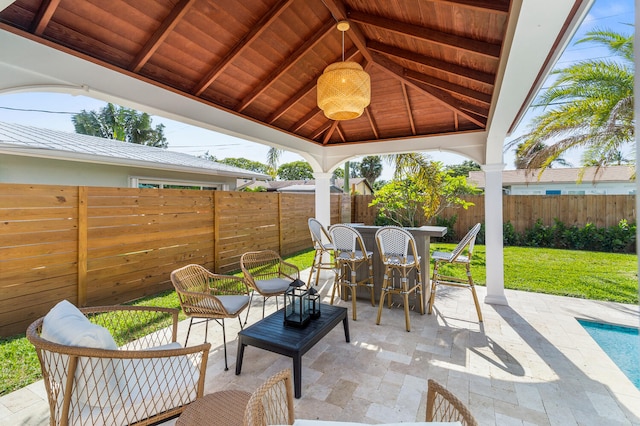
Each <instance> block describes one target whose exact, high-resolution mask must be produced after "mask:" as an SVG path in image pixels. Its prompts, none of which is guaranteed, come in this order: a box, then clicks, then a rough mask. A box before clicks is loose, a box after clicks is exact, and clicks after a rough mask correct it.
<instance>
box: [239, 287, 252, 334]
mask: <svg viewBox="0 0 640 426" xmlns="http://www.w3.org/2000/svg"><path fill="white" fill-rule="evenodd" d="M251 302H253V291H252V292H251V295H250V296H249V306H247V316H245V317H244V325H247V321H248V320H249V311H250V310H251ZM238 319H240V315H238ZM240 327H242V325H240Z"/></svg>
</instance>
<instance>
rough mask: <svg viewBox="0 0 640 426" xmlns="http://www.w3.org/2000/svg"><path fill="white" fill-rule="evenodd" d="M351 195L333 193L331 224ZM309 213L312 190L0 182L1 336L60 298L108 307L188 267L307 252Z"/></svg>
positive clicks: (216, 267) (234, 265) (227, 267)
mask: <svg viewBox="0 0 640 426" xmlns="http://www.w3.org/2000/svg"><path fill="white" fill-rule="evenodd" d="M349 201H350V200H349V197H346V196H340V195H332V198H331V222H332V223H336V222H342V221H345V219H344V218H343V216H344V215H346V217H348V215H349V210H350V209H349V207H348V206H349ZM345 208H346V209H347V210H346V211H341V209H345ZM313 216H315V199H314V195H309V194H278V193H244V192H223V191H193V190H175V189H137V188H101V187H84V186H80V187H75V186H48V185H16V184H0V229H1V232H0V335H1V336H9V335H13V334H16V333H22V332H24V331H25V329H26V327H27V326H28V325H29V324H30V323H31V322H32V321H33V320H34V319H36V318H38V317H40V316H42V315H44V314H45V313H46V312H47V311H48V310H49V309H50V308H51V307H52V306H53V305H54V304H55V303H57V302H59V301H60V300H62V299H68V300H69V301H71V302H72V303H75V304H78V305H81V306H84V305H86V306H94V305H110V304H117V303H122V302H126V301H129V300H133V299H136V298H139V297H143V296H147V295H152V294H156V293H158V292H160V291H163V290H166V289H170V288H172V285H171V282H170V280H169V275H170V273H171V271H172V270H174V269H176V268H178V267H181V266H183V265H186V264H189V263H197V264H200V265H203V266H205V267H206V268H208V269H211V270H213V271H216V272H220V273H225V272H229V271H232V270H237V269H239V259H240V256H241V255H242V253H244V252H246V251H251V250H264V249H272V250H275V251H277V252H279V253H281V254H282V255H283V256H286V255H289V254H292V253H295V252H297V251H300V250H304V249H306V248H309V247H311V238H310V236H309V229H308V227H307V219H308V218H309V217H313Z"/></svg>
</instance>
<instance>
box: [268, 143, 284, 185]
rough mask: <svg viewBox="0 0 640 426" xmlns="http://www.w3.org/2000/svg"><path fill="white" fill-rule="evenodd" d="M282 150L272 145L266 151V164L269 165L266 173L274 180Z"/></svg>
mask: <svg viewBox="0 0 640 426" xmlns="http://www.w3.org/2000/svg"><path fill="white" fill-rule="evenodd" d="M283 152H284V150H283V149H278V148H274V147H271V148H269V151H267V166H269V171H268V174H269V176H271V177H272V178H273V179H274V180H275V178H276V177H277V176H278V162H279V161H280V156H281V155H282V153H283Z"/></svg>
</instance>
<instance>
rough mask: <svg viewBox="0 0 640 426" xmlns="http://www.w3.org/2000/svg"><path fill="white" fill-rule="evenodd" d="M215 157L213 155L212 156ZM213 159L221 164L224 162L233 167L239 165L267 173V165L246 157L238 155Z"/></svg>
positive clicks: (242, 167)
mask: <svg viewBox="0 0 640 426" xmlns="http://www.w3.org/2000/svg"><path fill="white" fill-rule="evenodd" d="M214 158H215V157H214ZM213 161H215V162H217V163H221V164H226V165H229V166H233V167H239V168H241V169H245V170H251V171H252V172H256V173H264V174H269V166H267V165H266V164H263V163H261V162H259V161H253V160H249V159H247V158H243V157H238V158H233V157H230V158H223V159H221V160H217V159H214V160H213Z"/></svg>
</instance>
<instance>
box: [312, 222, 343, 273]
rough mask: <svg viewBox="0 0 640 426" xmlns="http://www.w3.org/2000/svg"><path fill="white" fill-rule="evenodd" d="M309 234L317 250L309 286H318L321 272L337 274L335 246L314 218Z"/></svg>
mask: <svg viewBox="0 0 640 426" xmlns="http://www.w3.org/2000/svg"><path fill="white" fill-rule="evenodd" d="M308 224H309V232H310V233H311V241H312V242H313V247H314V249H315V255H314V256H313V263H312V264H311V270H310V271H309V286H311V285H318V279H319V278H320V271H322V270H327V271H332V272H334V274H337V272H336V260H335V246H334V244H333V242H332V241H331V236H329V233H328V232H327V230H326V229H325V227H324V226H322V224H321V223H320V222H319V221H318V220H317V219H314V218H311V217H310V218H309V220H308ZM314 273H315V278H316V279H315V284H312V283H313V276H314Z"/></svg>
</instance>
